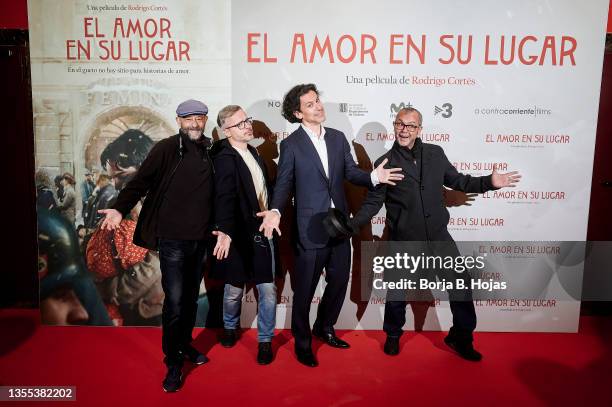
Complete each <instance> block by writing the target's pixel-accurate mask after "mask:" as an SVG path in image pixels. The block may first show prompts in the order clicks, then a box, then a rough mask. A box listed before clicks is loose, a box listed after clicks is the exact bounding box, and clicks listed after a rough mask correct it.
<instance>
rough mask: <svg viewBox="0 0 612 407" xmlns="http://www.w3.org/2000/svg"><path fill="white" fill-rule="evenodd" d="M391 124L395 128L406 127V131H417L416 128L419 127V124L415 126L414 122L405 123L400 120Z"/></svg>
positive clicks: (401, 128)
mask: <svg viewBox="0 0 612 407" xmlns="http://www.w3.org/2000/svg"><path fill="white" fill-rule="evenodd" d="M393 126H395V128H396V129H398V130H400V131H402V130H404V129H408V131H417V130H418V129H420V128H421V126H417V125H416V124H406V123H404V122H400V121H397V122H393Z"/></svg>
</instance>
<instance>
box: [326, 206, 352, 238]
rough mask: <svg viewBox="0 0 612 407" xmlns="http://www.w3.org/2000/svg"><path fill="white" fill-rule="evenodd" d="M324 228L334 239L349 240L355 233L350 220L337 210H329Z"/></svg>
mask: <svg viewBox="0 0 612 407" xmlns="http://www.w3.org/2000/svg"><path fill="white" fill-rule="evenodd" d="M323 226H324V227H325V230H326V231H327V234H328V235H329V236H330V237H332V238H349V237H351V236H352V235H353V233H354V232H353V227H352V225H351V221H350V219H349V218H348V217H347V216H346V215H345V214H344V213H343V212H342V211H340V210H339V209H337V208H329V212H328V213H327V216H326V217H325V219H323Z"/></svg>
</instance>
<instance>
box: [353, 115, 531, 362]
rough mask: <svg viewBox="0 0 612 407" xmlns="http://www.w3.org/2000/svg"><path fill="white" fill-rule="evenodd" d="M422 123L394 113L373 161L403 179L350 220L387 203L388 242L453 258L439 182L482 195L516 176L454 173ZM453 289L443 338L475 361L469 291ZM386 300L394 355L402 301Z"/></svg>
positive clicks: (358, 221) (356, 221)
mask: <svg viewBox="0 0 612 407" xmlns="http://www.w3.org/2000/svg"><path fill="white" fill-rule="evenodd" d="M422 123H423V116H422V115H421V113H420V112H419V111H418V110H416V109H414V108H404V109H401V110H400V111H399V112H398V113H397V116H396V118H395V121H394V122H393V127H394V130H395V140H396V141H395V143H394V144H393V147H392V148H391V150H389V151H388V152H387V153H386V154H384V155H383V156H382V157H380V158H379V159H378V160H377V161H376V163H375V164H374V165H378V164H379V163H381V162H382V163H387V162H388V163H389V165H391V166H397V167H401V168H403V171H404V174H406V178H405V179H404V180H402V181H401V182H398V184H397V185H396V186H392V187H387V186H386V185H379V186H378V187H376V188H375V189H373V190H371V191H370V192H369V193H368V196H367V198H366V200H365V202H364V203H363V205H362V207H361V209H360V210H359V212H358V213H357V214H355V217H354V218H353V219H352V223H353V225H355V226H361V225H364V224H366V223H367V222H369V221H370V219H371V218H372V217H373V216H374V215H376V214H377V213H378V211H379V210H380V208H381V207H382V205H383V203H384V204H385V205H386V207H387V225H388V227H389V240H393V241H413V242H425V243H426V245H425V246H426V247H427V248H426V250H429V251H430V252H431V253H432V254H434V255H440V252H449V251H450V253H451V254H452V255H453V256H456V255H459V252H458V250H457V248H456V246H455V244H454V241H453V238H452V237H451V235H450V233H449V232H448V229H447V225H448V220H449V213H448V210H447V209H446V207H445V206H444V198H443V193H444V188H443V186H446V187H447V188H450V189H453V190H458V191H463V192H477V193H482V192H486V191H489V190H492V189H498V188H503V187H514V186H515V183H516V182H518V181H519V179H520V178H521V176H520V175H518V173H517V172H516V171H513V172H509V173H507V174H499V173H498V172H497V171H496V169H495V168H494V169H493V173H492V174H491V175H488V176H484V177H472V176H470V175H465V174H461V173H459V172H457V170H456V169H455V167H453V166H452V165H451V163H450V162H449V161H448V159H447V158H446V155H445V154H444V150H442V148H441V147H440V146H437V145H435V144H428V143H422V142H421V139H420V138H419V135H420V134H421V129H422ZM443 272H444V271H440V273H443ZM453 274H454V272H453ZM445 277H446V276H445ZM452 278H457V277H456V276H453V275H452V274H451V275H450V277H449V280H450V279H452ZM458 291H459V290H449V298H450V308H451V312H452V314H453V326H452V327H451V329H450V332H449V334H448V336H447V337H446V338H445V340H444V341H445V342H446V344H447V345H448V346H450V347H451V348H452V349H454V350H455V351H456V352H457V353H458V354H459V356H461V357H463V358H464V359H467V360H472V361H478V360H480V359H481V357H482V356H481V354H480V353H479V352H477V351H476V350H475V349H474V347H473V345H472V341H473V338H472V332H473V331H474V329H475V328H476V312H475V309H474V303H473V301H472V298H471V292H468V293H467V294H461V293H459V292H458ZM388 297H389V293H388ZM391 298H392V299H391V300H389V298H388V299H387V302H386V305H385V320H384V327H383V328H384V330H385V332H386V333H387V340H386V342H385V346H384V352H385V353H386V354H388V355H397V354H398V353H399V338H400V336H401V335H402V327H403V326H404V324H405V322H406V301H397V300H396V299H397V298H395V297H391Z"/></svg>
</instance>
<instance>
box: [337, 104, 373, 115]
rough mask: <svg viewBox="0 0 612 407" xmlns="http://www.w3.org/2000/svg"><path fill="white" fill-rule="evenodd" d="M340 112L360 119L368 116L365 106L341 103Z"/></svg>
mask: <svg viewBox="0 0 612 407" xmlns="http://www.w3.org/2000/svg"><path fill="white" fill-rule="evenodd" d="M338 110H339V111H340V113H346V114H347V115H348V116H352V117H360V116H365V115H367V114H368V109H367V107H366V106H365V105H363V104H360V103H358V104H351V103H339V104H338Z"/></svg>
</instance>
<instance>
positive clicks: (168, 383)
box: [162, 366, 183, 393]
mask: <svg viewBox="0 0 612 407" xmlns="http://www.w3.org/2000/svg"><path fill="white" fill-rule="evenodd" d="M182 384H183V369H182V367H181V366H169V367H168V373H166V377H165V378H164V381H163V382H162V387H163V388H164V391H165V392H166V393H174V392H175V391H178V389H180V388H181V385H182Z"/></svg>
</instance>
